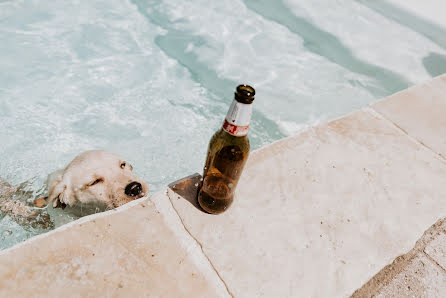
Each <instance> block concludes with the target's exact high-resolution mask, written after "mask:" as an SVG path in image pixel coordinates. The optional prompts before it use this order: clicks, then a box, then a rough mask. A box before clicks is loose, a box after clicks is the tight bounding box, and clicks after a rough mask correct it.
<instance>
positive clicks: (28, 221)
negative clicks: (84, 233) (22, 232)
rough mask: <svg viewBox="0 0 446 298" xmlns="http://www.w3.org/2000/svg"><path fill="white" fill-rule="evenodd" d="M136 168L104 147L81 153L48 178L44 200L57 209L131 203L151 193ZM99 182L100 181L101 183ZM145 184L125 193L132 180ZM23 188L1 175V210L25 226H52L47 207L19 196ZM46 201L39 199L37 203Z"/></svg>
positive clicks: (103, 207)
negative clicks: (136, 191)
mask: <svg viewBox="0 0 446 298" xmlns="http://www.w3.org/2000/svg"><path fill="white" fill-rule="evenodd" d="M132 170H133V167H132V166H131V165H130V164H128V163H127V162H126V161H124V160H123V159H121V158H120V157H119V156H117V155H115V154H113V153H111V152H108V151H102V150H92V151H86V152H84V153H82V154H80V155H78V156H77V157H76V158H75V159H73V161H71V162H70V163H69V164H68V165H67V167H65V168H64V169H62V170H59V171H56V172H54V173H52V174H50V175H49V177H48V183H47V184H48V188H49V194H48V197H46V198H45V200H44V201H43V202H45V203H44V204H45V205H48V204H51V205H52V207H53V208H58V207H60V208H62V209H64V208H65V207H66V206H69V207H74V208H69V209H70V210H75V208H76V207H79V206H80V208H82V206H92V205H97V206H100V207H101V209H112V208H116V207H119V206H121V205H123V204H125V203H128V202H130V201H132V200H134V199H137V198H139V197H142V196H144V195H145V194H147V193H148V187H147V184H146V182H145V181H143V180H141V179H139V178H138V177H136V176H135V175H134V174H133V172H132ZM98 181H99V182H98ZM134 181H135V182H138V183H140V184H141V186H142V193H141V194H140V195H138V196H134V197H132V196H129V195H126V194H125V188H126V186H127V185H128V184H129V183H131V182H134ZM18 192H19V189H18V188H17V187H14V186H11V185H10V184H8V183H7V182H6V181H4V180H1V178H0V211H1V213H3V214H7V215H9V216H10V217H11V218H12V219H13V220H14V221H16V222H17V223H19V224H21V225H31V226H34V227H41V228H49V227H52V226H53V224H52V222H51V220H50V217H49V215H48V214H47V212H46V210H45V208H35V207H32V206H29V205H28V204H27V203H26V202H25V201H24V200H22V199H17V194H18ZM37 202H39V203H41V202H42V199H41V198H40V200H39V199H36V200H35V204H36V205H37V204H38V203H37Z"/></svg>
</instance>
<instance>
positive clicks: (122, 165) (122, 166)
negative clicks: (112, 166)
mask: <svg viewBox="0 0 446 298" xmlns="http://www.w3.org/2000/svg"><path fill="white" fill-rule="evenodd" d="M125 165H126V163H125V161H124V162H123V163H122V164H121V169H124V168H125Z"/></svg>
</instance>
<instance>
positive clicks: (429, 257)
mask: <svg viewBox="0 0 446 298" xmlns="http://www.w3.org/2000/svg"><path fill="white" fill-rule="evenodd" d="M421 252H422V253H423V254H424V255H425V256H426V258H428V259H429V260H431V261H432V262H433V263H434V264H435V265H436V266H437V267H439V268H440V270H441V271H442V272H443V273H444V274H446V269H445V268H443V266H441V265H440V264H439V263H438V262H437V261H436V260H435V259H434V258H432V257H431V256H430V255H429V254H428V253H427V252H425V251H424V249H423V250H422V251H421Z"/></svg>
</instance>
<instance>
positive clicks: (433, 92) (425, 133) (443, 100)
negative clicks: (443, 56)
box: [372, 74, 446, 158]
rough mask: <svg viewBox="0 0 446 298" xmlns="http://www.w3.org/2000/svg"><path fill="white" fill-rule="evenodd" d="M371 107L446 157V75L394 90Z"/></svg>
mask: <svg viewBox="0 0 446 298" xmlns="http://www.w3.org/2000/svg"><path fill="white" fill-rule="evenodd" d="M372 108H373V109H375V110H376V111H378V112H379V113H381V114H382V115H384V116H385V117H386V118H387V119H389V120H391V121H392V122H394V123H395V124H396V125H397V126H399V127H400V128H401V129H403V130H405V131H406V132H407V133H408V134H409V135H410V136H412V137H414V138H415V139H417V140H418V141H420V142H422V143H424V144H425V145H426V146H428V147H430V148H432V150H434V151H435V152H437V153H438V154H440V155H441V156H442V157H443V158H446V117H445V115H446V74H445V75H442V76H439V77H437V78H435V79H433V80H431V81H429V82H426V83H424V84H420V85H417V86H414V87H412V88H409V89H407V90H404V91H401V92H399V93H396V94H395V95H392V96H390V97H388V98H386V99H384V100H381V101H379V102H377V103H375V104H373V105H372Z"/></svg>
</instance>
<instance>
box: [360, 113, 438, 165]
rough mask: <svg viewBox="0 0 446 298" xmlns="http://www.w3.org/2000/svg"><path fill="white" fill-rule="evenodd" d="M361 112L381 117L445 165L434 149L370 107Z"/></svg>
mask: <svg viewBox="0 0 446 298" xmlns="http://www.w3.org/2000/svg"><path fill="white" fill-rule="evenodd" d="M363 110H364V111H366V112H368V113H370V114H372V115H373V114H375V115H377V116H379V117H381V118H382V119H384V120H385V121H387V122H389V123H390V124H392V126H393V127H395V128H396V129H397V130H399V131H401V132H403V134H404V135H406V136H407V137H408V138H409V139H410V140H411V141H412V142H414V143H416V144H418V145H420V146H421V147H424V148H426V149H428V150H429V151H430V152H432V153H433V154H434V155H435V156H436V157H437V158H438V160H439V161H440V162H441V163H443V164H445V165H446V159H445V158H444V157H443V156H442V155H441V154H440V153H438V152H436V151H435V150H434V149H432V148H431V147H429V146H428V145H426V144H425V143H423V142H422V141H420V140H418V139H417V138H415V137H413V136H411V135H410V134H409V133H408V132H407V131H406V130H405V129H403V128H402V127H401V126H399V125H398V124H396V123H395V122H393V121H392V120H390V119H389V118H387V117H386V116H384V115H383V114H382V113H380V112H378V111H377V110H375V109H374V108H372V107H371V106H367V107H365V108H364V109H363Z"/></svg>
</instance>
